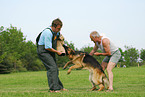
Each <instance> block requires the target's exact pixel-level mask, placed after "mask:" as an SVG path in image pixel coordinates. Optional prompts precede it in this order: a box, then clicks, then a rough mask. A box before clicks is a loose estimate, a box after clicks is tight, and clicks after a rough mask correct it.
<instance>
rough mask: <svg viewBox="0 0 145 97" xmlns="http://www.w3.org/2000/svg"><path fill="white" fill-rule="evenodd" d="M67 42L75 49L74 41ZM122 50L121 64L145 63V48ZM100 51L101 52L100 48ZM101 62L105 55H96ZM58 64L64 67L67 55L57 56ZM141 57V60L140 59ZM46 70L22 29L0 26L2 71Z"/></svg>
mask: <svg viewBox="0 0 145 97" xmlns="http://www.w3.org/2000/svg"><path fill="white" fill-rule="evenodd" d="M65 43H66V44H67V45H68V46H69V47H71V48H72V49H74V50H79V49H77V48H75V46H74V43H72V42H70V43H68V42H67V41H65ZM92 49H93V47H90V46H86V47H82V48H81V49H80V50H81V51H85V52H88V53H89V52H90V51H91V50H92ZM119 50H120V51H121V55H122V57H121V59H120V61H119V63H118V64H119V65H120V66H121V67H122V66H123V65H126V66H127V67H129V66H137V65H138V64H140V65H143V64H145V49H141V50H140V52H139V50H138V49H136V48H133V47H131V46H125V51H122V49H121V48H119ZM98 52H101V51H100V50H98ZM94 57H95V58H96V59H97V60H98V61H99V62H100V63H101V62H102V60H103V59H104V56H94ZM56 59H57V64H58V66H59V67H63V66H64V64H65V63H66V62H67V61H69V59H68V58H67V57H66V56H56ZM139 59H141V61H140V60H139ZM40 70H45V67H44V66H43V64H42V62H41V61H40V60H39V58H38V56H37V47H36V44H34V43H33V42H32V41H26V37H25V36H24V35H23V32H22V31H21V29H17V27H13V26H12V25H10V27H9V28H4V27H3V26H1V27H0V73H10V72H20V71H40Z"/></svg>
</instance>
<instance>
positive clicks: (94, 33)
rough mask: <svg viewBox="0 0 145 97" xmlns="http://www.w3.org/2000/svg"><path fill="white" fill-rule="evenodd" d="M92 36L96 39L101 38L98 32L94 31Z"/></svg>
mask: <svg viewBox="0 0 145 97" xmlns="http://www.w3.org/2000/svg"><path fill="white" fill-rule="evenodd" d="M90 36H92V37H94V38H95V37H100V34H99V33H98V32H97V31H93V32H91V33H90Z"/></svg>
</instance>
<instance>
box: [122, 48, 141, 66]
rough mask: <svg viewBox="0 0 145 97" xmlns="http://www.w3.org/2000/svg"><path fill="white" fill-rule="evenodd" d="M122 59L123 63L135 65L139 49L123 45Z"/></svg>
mask: <svg viewBox="0 0 145 97" xmlns="http://www.w3.org/2000/svg"><path fill="white" fill-rule="evenodd" d="M125 49H126V50H125V51H124V59H125V63H126V64H125V65H126V66H127V67H128V66H137V64H138V63H137V62H138V58H139V51H138V50H137V49H136V48H133V47H129V46H125Z"/></svg>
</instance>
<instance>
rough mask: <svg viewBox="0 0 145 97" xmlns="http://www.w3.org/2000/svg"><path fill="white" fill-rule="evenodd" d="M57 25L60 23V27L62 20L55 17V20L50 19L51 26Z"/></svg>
mask: <svg viewBox="0 0 145 97" xmlns="http://www.w3.org/2000/svg"><path fill="white" fill-rule="evenodd" d="M57 25H60V26H61V27H62V25H63V24H62V21H61V20H60V19H59V18H57V19H55V20H53V21H52V27H55V28H56V27H57Z"/></svg>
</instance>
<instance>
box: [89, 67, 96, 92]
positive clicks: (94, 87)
mask: <svg viewBox="0 0 145 97" xmlns="http://www.w3.org/2000/svg"><path fill="white" fill-rule="evenodd" d="M92 76H93V72H92V71H91V70H90V75H89V80H90V82H91V84H92V86H93V87H92V89H91V90H90V91H93V90H96V84H95V83H94V82H93V79H92Z"/></svg>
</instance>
